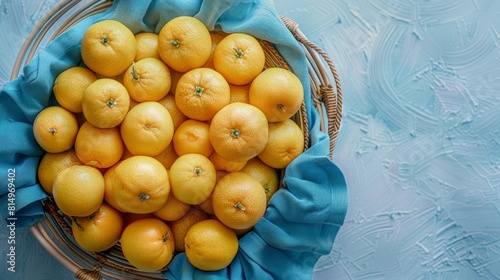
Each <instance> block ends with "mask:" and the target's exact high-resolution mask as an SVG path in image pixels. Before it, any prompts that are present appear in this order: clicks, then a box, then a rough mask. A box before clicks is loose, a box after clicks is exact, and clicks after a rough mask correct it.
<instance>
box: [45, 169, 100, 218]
mask: <svg viewBox="0 0 500 280" xmlns="http://www.w3.org/2000/svg"><path fill="white" fill-rule="evenodd" d="M52 194H53V196H54V201H55V203H56V205H57V207H58V208H59V210H61V211H62V212H63V213H64V214H66V215H68V216H76V217H86V216H89V215H90V214H92V213H94V212H95V211H96V210H97V209H99V206H101V204H102V201H103V198H104V178H103V176H102V174H101V172H100V171H99V170H98V169H97V168H95V167H92V166H87V165H74V166H71V167H68V168H66V169H64V170H63V171H61V172H59V174H58V175H57V177H56V179H55V181H54V186H53V188H52Z"/></svg>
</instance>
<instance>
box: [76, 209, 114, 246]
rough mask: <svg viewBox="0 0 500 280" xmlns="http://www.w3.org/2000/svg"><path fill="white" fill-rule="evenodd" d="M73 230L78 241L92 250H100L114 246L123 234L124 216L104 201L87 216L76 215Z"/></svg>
mask: <svg viewBox="0 0 500 280" xmlns="http://www.w3.org/2000/svg"><path fill="white" fill-rule="evenodd" d="M71 231H72V233H73V237H74V238H75V241H76V243H78V245H80V246H81V247H82V248H83V249H85V250H87V251H90V252H100V251H104V250H107V249H109V248H111V247H113V246H114V245H115V244H116V243H118V240H120V237H121V235H122V231H123V217H122V215H121V213H120V212H119V211H118V210H116V209H115V208H113V207H111V206H110V205H108V204H107V203H106V202H103V203H102V204H101V206H100V207H99V208H98V209H97V210H96V211H95V212H94V213H92V214H90V215H89V216H87V217H75V218H73V221H72V222H71Z"/></svg>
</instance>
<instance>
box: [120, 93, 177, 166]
mask: <svg viewBox="0 0 500 280" xmlns="http://www.w3.org/2000/svg"><path fill="white" fill-rule="evenodd" d="M120 131H121V135H122V139H123V142H124V143H125V146H126V147H127V149H128V150H129V151H130V152H131V153H132V154H134V155H147V156H157V155H159V154H160V153H161V152H162V151H163V150H165V149H166V148H167V147H168V145H169V144H170V142H171V141H172V137H173V136H174V124H173V122H172V118H171V117H170V113H169V112H168V110H167V109H166V108H165V107H163V106H162V105H161V104H160V103H158V102H154V101H149V102H142V103H140V104H137V105H136V106H135V107H133V108H132V109H130V111H129V112H128V113H127V115H126V116H125V119H124V120H123V122H122V124H121V126H120Z"/></svg>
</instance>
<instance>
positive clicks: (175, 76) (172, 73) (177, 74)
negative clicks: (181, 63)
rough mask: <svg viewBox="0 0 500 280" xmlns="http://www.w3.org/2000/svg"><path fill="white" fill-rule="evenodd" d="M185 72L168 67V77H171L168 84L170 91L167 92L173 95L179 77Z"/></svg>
mask: <svg viewBox="0 0 500 280" xmlns="http://www.w3.org/2000/svg"><path fill="white" fill-rule="evenodd" d="M184 73H185V72H179V71H175V70H174V69H170V79H171V83H170V84H171V85H170V91H169V92H168V93H169V94H171V95H175V89H176V88H177V83H178V82H179V79H180V78H181V77H182V75H184Z"/></svg>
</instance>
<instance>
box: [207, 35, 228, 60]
mask: <svg viewBox="0 0 500 280" xmlns="http://www.w3.org/2000/svg"><path fill="white" fill-rule="evenodd" d="M226 36H227V34H226V33H223V32H214V31H211V32H210V38H211V39H212V50H211V52H210V56H209V57H208V59H207V62H205V64H204V65H203V66H202V67H208V68H212V69H214V62H213V54H214V50H215V47H216V46H217V44H218V43H219V42H220V41H221V40H222V39H224V37H226Z"/></svg>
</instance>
